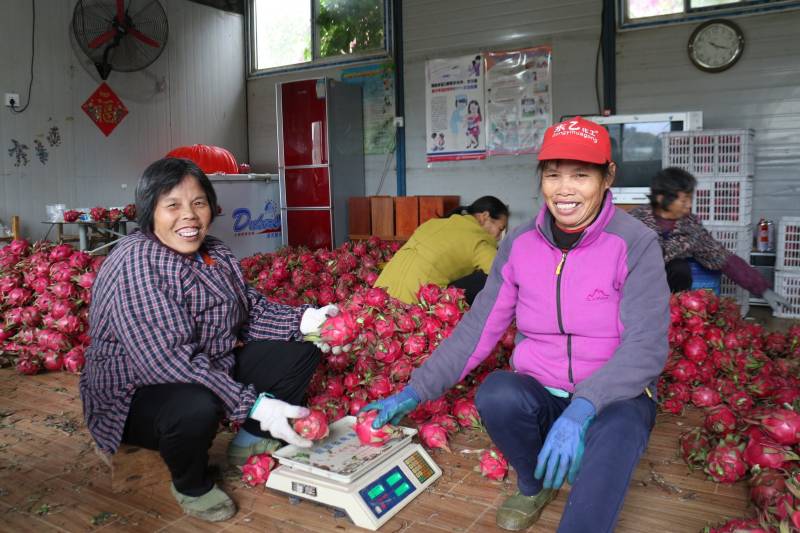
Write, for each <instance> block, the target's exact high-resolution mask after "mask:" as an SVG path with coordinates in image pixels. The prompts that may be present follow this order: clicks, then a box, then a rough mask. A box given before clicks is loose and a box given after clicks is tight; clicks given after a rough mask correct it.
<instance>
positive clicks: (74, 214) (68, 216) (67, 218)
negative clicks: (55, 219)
mask: <svg viewBox="0 0 800 533" xmlns="http://www.w3.org/2000/svg"><path fill="white" fill-rule="evenodd" d="M82 214H83V212H82V211H78V210H76V209H67V210H66V211H64V222H75V221H76V220H78V219H79V218H81V215H82Z"/></svg>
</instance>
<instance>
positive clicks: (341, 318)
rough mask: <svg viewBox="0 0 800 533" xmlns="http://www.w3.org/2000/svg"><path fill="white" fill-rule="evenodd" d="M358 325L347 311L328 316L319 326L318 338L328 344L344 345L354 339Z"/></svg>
mask: <svg viewBox="0 0 800 533" xmlns="http://www.w3.org/2000/svg"><path fill="white" fill-rule="evenodd" d="M358 330H359V326H358V323H357V322H356V319H355V317H354V316H353V315H352V314H350V313H348V312H347V311H339V314H338V315H336V316H332V317H330V318H328V319H327V320H326V321H325V323H323V324H322V327H320V332H319V336H320V339H321V340H322V341H323V342H325V343H327V344H329V345H330V346H345V345H347V344H350V343H352V342H353V341H354V340H356V337H357V336H358Z"/></svg>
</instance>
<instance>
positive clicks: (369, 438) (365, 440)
mask: <svg viewBox="0 0 800 533" xmlns="http://www.w3.org/2000/svg"><path fill="white" fill-rule="evenodd" d="M377 416H378V412H377V411H365V412H362V413H359V414H358V417H356V423H355V424H354V425H353V430H354V431H355V432H356V435H358V440H359V441H360V442H361V444H363V445H365V446H373V447H376V448H379V447H381V446H383V445H384V444H386V443H387V442H389V441H390V440H391V439H393V438H396V437H400V436H402V434H403V432H402V430H401V429H400V428H398V427H396V426H393V425H391V424H385V425H384V426H382V427H381V428H379V429H374V428H373V427H372V422H373V421H374V420H375V418H376V417H377Z"/></svg>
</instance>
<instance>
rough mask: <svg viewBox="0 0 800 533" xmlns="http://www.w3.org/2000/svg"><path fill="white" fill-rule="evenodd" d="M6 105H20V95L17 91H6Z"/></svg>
mask: <svg viewBox="0 0 800 533" xmlns="http://www.w3.org/2000/svg"><path fill="white" fill-rule="evenodd" d="M5 106H6V107H19V95H18V94H17V93H6V98H5Z"/></svg>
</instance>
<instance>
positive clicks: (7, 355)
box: [0, 239, 103, 374]
mask: <svg viewBox="0 0 800 533" xmlns="http://www.w3.org/2000/svg"><path fill="white" fill-rule="evenodd" d="M102 260H103V258H102V257H91V256H90V255H88V254H86V253H84V252H78V251H76V250H75V249H74V248H73V247H72V246H70V245H68V244H59V245H53V244H51V243H48V242H39V243H36V244H35V245H33V246H31V245H30V244H29V243H28V242H27V241H25V240H22V239H20V240H15V241H12V242H11V243H10V244H9V245H8V246H5V247H3V248H0V320H1V321H0V366H2V364H3V363H10V364H15V365H16V368H17V371H18V372H19V373H21V374H36V373H37V372H39V371H41V370H49V371H58V370H67V371H70V372H80V371H81V369H82V368H83V364H84V350H85V348H86V346H88V345H89V336H88V334H87V331H88V322H87V318H88V311H89V302H90V301H91V296H92V293H91V288H92V284H93V283H94V280H95V277H96V275H97V270H98V269H99V268H100V264H101V263H102Z"/></svg>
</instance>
